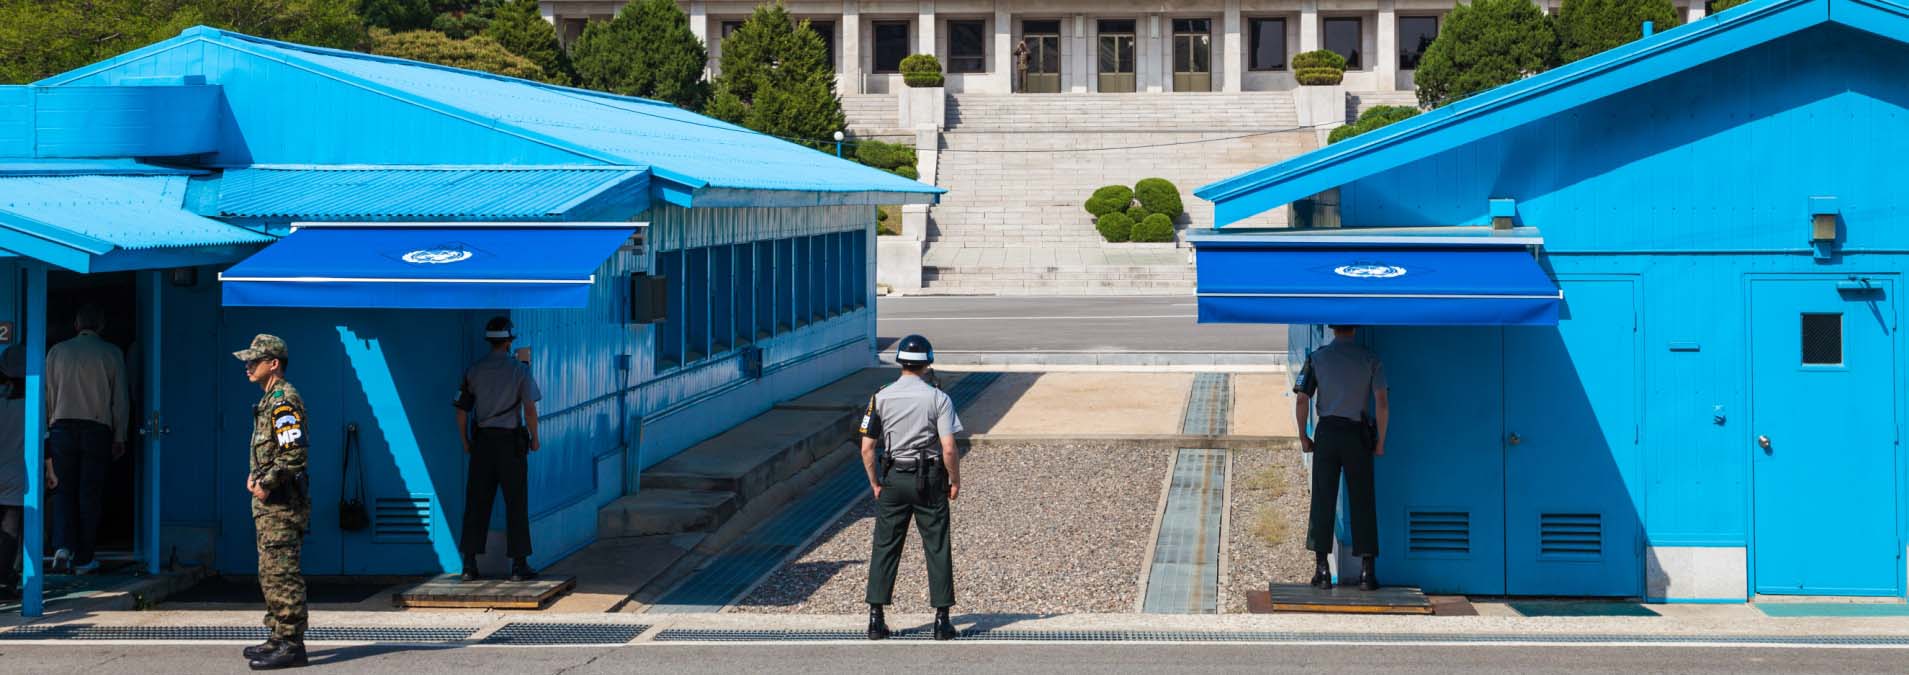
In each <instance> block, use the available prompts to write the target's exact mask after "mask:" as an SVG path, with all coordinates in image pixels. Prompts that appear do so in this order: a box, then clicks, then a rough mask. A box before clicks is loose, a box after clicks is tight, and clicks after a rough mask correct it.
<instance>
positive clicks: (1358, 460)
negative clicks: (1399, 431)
mask: <svg viewBox="0 0 1909 675" xmlns="http://www.w3.org/2000/svg"><path fill="white" fill-rule="evenodd" d="M1364 426H1365V425H1363V424H1360V423H1359V422H1357V421H1355V420H1349V419H1345V418H1343V417H1324V418H1320V420H1319V425H1318V426H1317V428H1315V429H1314V430H1313V444H1312V522H1311V525H1310V527H1308V528H1307V529H1306V548H1307V549H1308V550H1312V551H1318V552H1320V553H1326V552H1330V551H1331V550H1332V539H1333V524H1334V523H1333V520H1334V519H1333V516H1334V514H1335V513H1336V512H1337V510H1338V508H1339V477H1340V475H1341V474H1343V475H1344V476H1345V479H1346V502H1347V507H1348V508H1349V509H1351V514H1349V515H1350V516H1351V520H1352V554H1353V555H1358V556H1368V555H1373V556H1375V555H1378V554H1379V517H1378V509H1377V507H1376V506H1375V505H1374V503H1373V490H1372V448H1370V447H1367V446H1366V443H1365V428H1364Z"/></svg>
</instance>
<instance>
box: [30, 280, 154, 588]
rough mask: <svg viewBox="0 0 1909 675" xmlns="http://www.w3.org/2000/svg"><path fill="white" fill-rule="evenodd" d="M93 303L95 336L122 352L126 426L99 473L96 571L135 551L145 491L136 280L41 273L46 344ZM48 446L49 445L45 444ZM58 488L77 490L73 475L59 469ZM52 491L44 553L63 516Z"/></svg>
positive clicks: (66, 332)
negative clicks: (99, 320) (100, 320)
mask: <svg viewBox="0 0 1909 675" xmlns="http://www.w3.org/2000/svg"><path fill="white" fill-rule="evenodd" d="M87 306H94V307H98V308H99V309H100V310H101V312H102V313H103V314H104V315H105V317H106V322H105V327H104V328H103V329H101V330H100V331H99V336H100V338H102V339H104V340H105V341H106V342H108V343H110V344H112V345H113V346H116V347H118V348H119V350H120V352H121V354H123V355H124V359H125V361H124V363H123V364H122V365H123V366H124V372H125V375H126V381H125V382H122V383H118V386H123V387H125V388H126V394H127V398H126V400H127V406H126V410H125V418H124V419H121V420H119V421H118V424H120V425H123V427H121V428H123V429H125V430H126V445H125V448H126V451H125V454H124V455H122V456H120V457H119V458H117V459H114V460H112V461H110V462H109V463H108V464H107V466H106V470H105V472H104V476H103V478H102V479H101V483H100V487H99V494H100V502H99V508H100V511H99V513H100V517H99V529H98V530H96V535H95V537H96V538H95V559H96V560H98V561H100V563H101V565H102V569H101V571H102V572H104V571H107V570H108V568H114V567H119V566H123V565H129V564H131V563H132V562H133V561H134V559H135V557H136V555H137V554H136V546H137V543H138V540H139V527H138V523H139V522H140V521H139V519H140V517H141V515H142V514H141V510H142V507H141V499H142V498H143V497H145V495H144V489H143V488H142V487H141V486H140V481H139V476H140V475H142V472H143V471H144V470H145V469H146V467H145V466H144V462H145V453H144V452H141V447H140V446H141V440H142V439H141V437H140V432H139V424H138V422H139V420H140V413H139V411H141V410H144V409H146V401H145V400H144V394H145V372H144V371H145V369H144V364H145V361H144V359H145V358H146V355H145V354H143V353H142V352H141V349H140V346H139V325H140V323H139V318H140V317H139V305H138V282H137V280H136V277H135V275H134V273H132V272H113V273H100V274H75V273H71V272H59V271H54V272H50V273H48V274H47V296H46V346H47V349H48V350H52V349H53V348H54V347H55V346H56V345H58V344H60V343H61V342H65V341H67V340H70V339H72V338H73V337H74V336H76V335H78V332H79V331H78V330H76V329H75V328H74V325H73V324H74V318H75V316H77V314H78V313H79V311H80V309H81V308H82V307H87ZM48 450H49V452H50V450H51V449H50V448H49V449H48ZM59 478H60V486H59V487H58V488H57V491H58V492H65V491H68V490H78V489H79V488H80V487H81V485H80V478H79V477H78V476H68V475H64V474H62V475H60V477H59ZM59 499H60V498H59V496H58V495H52V494H50V495H49V499H48V501H47V508H46V511H45V515H46V530H45V532H46V533H47V534H48V536H47V538H46V540H45V541H46V551H45V554H46V555H47V556H49V557H50V556H52V555H53V553H54V551H55V550H56V547H57V546H58V545H59V543H58V542H57V541H56V535H55V533H57V532H59V531H60V524H59V523H58V521H57V520H56V519H58V518H62V517H65V509H64V508H62V507H60V505H59V504H60V501H59ZM70 522H71V523H72V524H73V526H75V527H78V526H79V515H78V514H77V513H75V514H72V515H71V516H70Z"/></svg>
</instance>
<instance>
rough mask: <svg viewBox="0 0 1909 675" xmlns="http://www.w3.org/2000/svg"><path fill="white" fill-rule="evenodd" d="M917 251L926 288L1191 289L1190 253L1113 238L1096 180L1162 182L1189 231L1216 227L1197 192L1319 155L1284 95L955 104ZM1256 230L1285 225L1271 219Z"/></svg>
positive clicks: (1063, 97)
mask: <svg viewBox="0 0 1909 675" xmlns="http://www.w3.org/2000/svg"><path fill="white" fill-rule="evenodd" d="M950 98H951V100H950V110H949V114H948V116H949V120H948V123H949V129H948V130H947V131H946V132H944V133H943V134H942V149H941V152H940V153H939V169H938V174H939V175H938V181H937V184H938V185H940V186H941V187H944V188H947V189H948V194H946V195H944V196H943V197H942V201H941V203H940V204H939V205H937V206H935V207H933V208H932V209H930V211H929V220H930V223H929V228H928V232H927V250H926V252H925V254H924V257H923V262H922V265H923V284H924V289H923V290H924V292H926V293H945V294H985V293H994V294H1048V295H1074V294H1181V293H1191V292H1192V291H1193V287H1194V269H1193V266H1192V264H1191V251H1190V250H1189V249H1187V248H1185V247H1184V244H1183V243H1176V244H1131V243H1128V244H1109V243H1106V242H1103V241H1102V240H1101V238H1100V235H1099V233H1098V232H1096V231H1095V230H1094V226H1093V219H1092V216H1090V215H1088V213H1087V212H1086V211H1085V210H1083V209H1082V207H1081V204H1082V203H1083V202H1085V201H1086V199H1087V197H1088V196H1089V195H1090V194H1092V193H1093V191H1094V190H1095V189H1096V188H1099V187H1101V186H1103V185H1114V184H1118V185H1127V186H1131V185H1133V184H1134V183H1135V182H1137V181H1139V180H1140V179H1142V178H1149V177H1160V178H1166V179H1168V180H1170V181H1173V183H1174V184H1175V185H1177V186H1178V187H1179V188H1180V193H1181V194H1180V198H1181V200H1182V202H1184V204H1185V206H1186V209H1187V211H1188V216H1187V217H1185V218H1183V219H1182V221H1181V222H1180V223H1179V228H1180V229H1181V230H1182V231H1183V232H1184V230H1185V229H1186V228H1188V227H1193V228H1207V227H1210V226H1211V216H1212V209H1211V207H1210V206H1209V205H1207V204H1206V203H1205V202H1203V201H1201V200H1199V199H1198V198H1196V197H1194V196H1193V189H1194V188H1197V187H1199V186H1201V185H1205V184H1207V183H1210V182H1212V181H1215V180H1219V179H1221V178H1226V177H1229V176H1233V175H1235V174H1238V173H1241V172H1244V171H1248V170H1251V169H1255V168H1259V167H1261V166H1265V165H1267V164H1272V163H1274V162H1278V161H1280V160H1283V159H1286V158H1288V157H1291V156H1293V155H1296V154H1299V153H1301V152H1305V151H1306V150H1310V149H1312V148H1313V147H1316V144H1317V140H1316V135H1315V134H1313V133H1312V132H1310V131H1282V130H1285V129H1290V128H1291V127H1295V126H1297V119H1296V114H1295V112H1294V109H1293V102H1292V98H1291V96H1290V95H1289V94H1287V93H1285V92H1252V93H1243V94H1092V95H1086V94H1078V95H1076V94H1048V95H1017V96H1005V95H971V94H961V95H955V96H952V97H950ZM1254 223H1255V224H1257V225H1260V226H1266V227H1275V226H1280V225H1283V224H1284V214H1283V213H1280V212H1275V213H1270V214H1266V215H1264V216H1261V217H1260V218H1258V219H1256V220H1255V221H1254Z"/></svg>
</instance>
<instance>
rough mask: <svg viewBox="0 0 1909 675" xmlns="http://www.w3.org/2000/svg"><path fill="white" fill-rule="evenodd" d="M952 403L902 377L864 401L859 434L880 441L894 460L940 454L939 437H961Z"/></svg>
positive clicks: (919, 382) (938, 392)
mask: <svg viewBox="0 0 1909 675" xmlns="http://www.w3.org/2000/svg"><path fill="white" fill-rule="evenodd" d="M961 431H962V428H961V417H960V416H958V415H956V414H955V409H954V399H951V398H948V394H947V393H945V392H943V391H941V390H940V389H936V388H935V387H934V385H931V384H928V383H927V382H925V381H923V380H922V379H921V378H919V377H903V378H901V379H899V380H896V381H895V383H894V384H891V385H888V386H886V387H883V388H882V390H881V391H878V392H875V396H874V397H872V398H870V399H869V400H868V410H867V411H866V412H865V413H863V415H862V424H861V434H862V436H864V437H867V438H873V439H877V440H880V441H882V442H883V443H884V444H885V445H886V447H887V448H888V454H889V456H891V457H894V458H895V459H919V458H922V457H937V456H940V454H941V437H942V436H953V435H955V434H958V433H961Z"/></svg>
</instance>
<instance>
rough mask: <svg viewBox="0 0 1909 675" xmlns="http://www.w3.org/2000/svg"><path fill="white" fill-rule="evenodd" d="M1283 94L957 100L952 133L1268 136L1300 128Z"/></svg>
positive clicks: (952, 106) (951, 111)
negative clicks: (1267, 131) (1255, 132)
mask: <svg viewBox="0 0 1909 675" xmlns="http://www.w3.org/2000/svg"><path fill="white" fill-rule="evenodd" d="M1298 120H1299V117H1298V113H1297V112H1296V111H1295V109H1294V107H1293V99H1292V95H1291V94H1289V93H1287V92H1282V91H1264V92H1239V93H1214V92H1180V93H1136V94H1011V95H1010V94H955V95H952V96H949V97H948V128H949V129H950V130H955V131H1005V130H1066V131H1085V130H1111V131H1148V130H1157V129H1175V130H1196V131H1198V130H1263V129H1277V128H1284V127H1291V126H1295V125H1297V124H1298Z"/></svg>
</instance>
